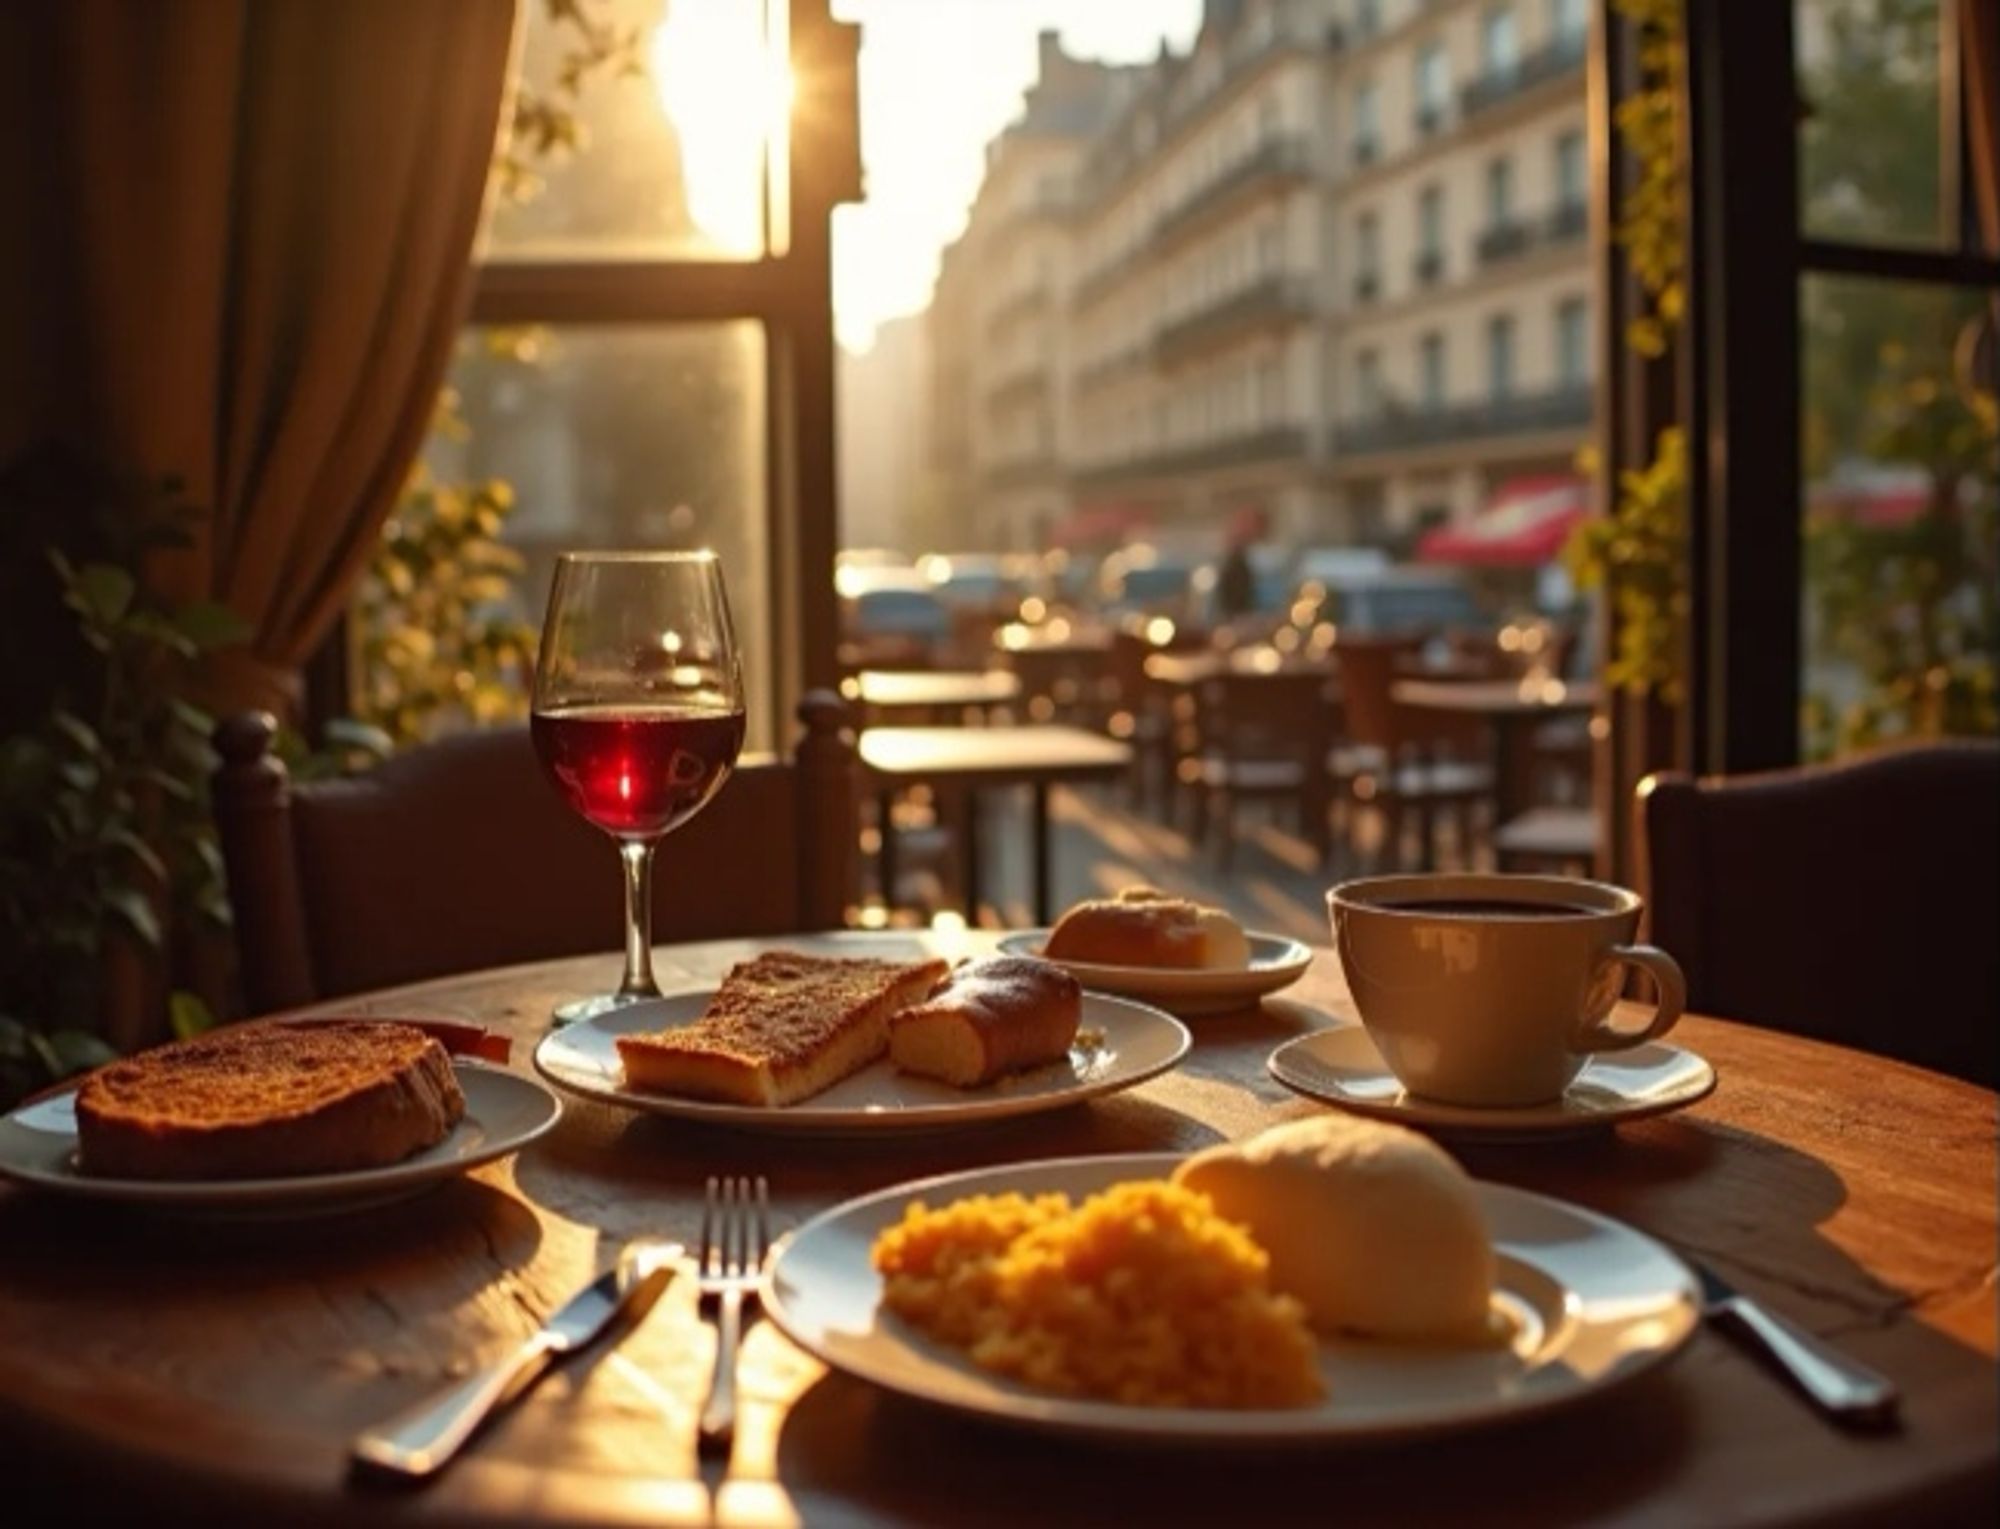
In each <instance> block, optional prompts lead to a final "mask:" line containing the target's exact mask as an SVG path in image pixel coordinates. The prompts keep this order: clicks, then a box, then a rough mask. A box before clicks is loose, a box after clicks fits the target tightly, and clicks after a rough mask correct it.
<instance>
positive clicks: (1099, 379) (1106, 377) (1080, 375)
mask: <svg viewBox="0 0 2000 1529" xmlns="http://www.w3.org/2000/svg"><path fill="white" fill-rule="evenodd" d="M1152 359H1153V353H1152V351H1151V350H1150V349H1149V348H1147V347H1145V346H1140V347H1139V348H1137V349H1135V350H1121V351H1119V352H1117V353H1116V354H1114V355H1109V356H1106V357H1105V358H1104V359H1103V360H1102V361H1093V362H1091V363H1090V364H1089V365H1088V366H1081V367H1078V368H1077V372H1076V386H1077V390H1078V391H1079V392H1083V391H1087V390H1089V389H1091V388H1101V387H1105V386H1107V385H1108V384H1110V383H1114V382H1120V381H1123V380H1124V379H1125V378H1127V377H1132V376H1136V375H1137V374H1138V373H1140V372H1143V371H1145V370H1146V369H1147V368H1148V367H1149V366H1150V365H1151V363H1152Z"/></svg>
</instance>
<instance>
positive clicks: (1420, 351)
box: [1417, 334, 1445, 413]
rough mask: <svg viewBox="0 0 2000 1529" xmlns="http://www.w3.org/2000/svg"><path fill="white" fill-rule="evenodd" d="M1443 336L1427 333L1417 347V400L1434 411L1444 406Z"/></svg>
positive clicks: (1427, 408)
mask: <svg viewBox="0 0 2000 1529" xmlns="http://www.w3.org/2000/svg"><path fill="white" fill-rule="evenodd" d="M1444 396H1445V384H1444V336H1443V335H1441V334H1427V335H1425V336H1424V337H1423V340H1422V341H1421V342H1420V343H1419V345H1418V347H1417V401H1418V403H1420V404H1421V405H1422V406H1423V407H1424V408H1425V409H1426V410H1428V411H1430V412H1433V413H1435V412H1436V411H1437V410H1440V409H1442V408H1443V407H1444Z"/></svg>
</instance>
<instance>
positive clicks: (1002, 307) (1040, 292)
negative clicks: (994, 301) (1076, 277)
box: [986, 283, 1049, 336]
mask: <svg viewBox="0 0 2000 1529" xmlns="http://www.w3.org/2000/svg"><path fill="white" fill-rule="evenodd" d="M1048 302H1049V289H1048V288H1047V287H1045V286H1042V285H1040V284H1039V283H1037V284H1036V285H1035V286H1032V287H1023V288H1022V289H1021V290H1020V291H1018V292H1012V293H1009V294H1008V295H1007V296H1006V297H1004V298H1002V299H1001V300H1000V302H999V305H998V306H996V307H995V308H994V310H993V312H992V313H991V314H989V315H988V316H987V319H986V333H987V334H988V335H989V336H997V335H1001V334H1005V333H1006V332H1008V331H1009V330H1011V329H1013V328H1014V327H1015V326H1016V325H1018V324H1020V323H1021V322H1023V321H1024V320H1026V319H1031V318H1033V317H1034V316H1035V315H1036V314H1038V313H1040V312H1041V311H1042V310H1043V309H1044V308H1046V307H1047V306H1048Z"/></svg>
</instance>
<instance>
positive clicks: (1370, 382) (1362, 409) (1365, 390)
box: [1354, 350, 1382, 419]
mask: <svg viewBox="0 0 2000 1529" xmlns="http://www.w3.org/2000/svg"><path fill="white" fill-rule="evenodd" d="M1381 412H1382V358H1381V357H1380V356H1379V355H1377V354H1376V353H1375V352H1374V351H1373V350H1364V351H1359V352H1357V353H1356V354H1355V357H1354V417H1355V418H1356V419H1373V418H1374V417H1375V416H1376V415H1378V414H1380V413H1381Z"/></svg>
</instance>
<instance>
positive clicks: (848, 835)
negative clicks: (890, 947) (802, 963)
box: [214, 693, 855, 1014]
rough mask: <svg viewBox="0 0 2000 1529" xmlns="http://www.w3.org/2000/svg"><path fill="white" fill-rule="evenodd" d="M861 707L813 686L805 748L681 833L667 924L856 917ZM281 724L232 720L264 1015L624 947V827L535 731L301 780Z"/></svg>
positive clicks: (765, 769) (245, 945)
mask: <svg viewBox="0 0 2000 1529" xmlns="http://www.w3.org/2000/svg"><path fill="white" fill-rule="evenodd" d="M844 715H845V714H844V711H843V709H842V707H841V704H840V702H839V701H838V700H837V699H836V698H835V697H833V696H830V695H826V694H823V693H821V694H815V695H813V696H809V697H808V698H807V699H806V701H805V702H804V703H803V704H802V705H801V707H800V716H801V718H802V719H803V720H804V722H805V724H806V732H805V735H804V738H803V739H802V740H801V742H800V744H799V747H798V751H797V754H796V755H795V757H794V758H792V759H789V760H779V759H773V758H770V757H768V756H765V757H753V758H751V759H748V760H746V761H745V762H744V763H743V764H742V765H741V766H740V767H739V768H738V769H737V771H736V773H735V774H734V775H733V776H732V777H731V778H730V780H729V783H728V784H727V785H725V786H724V787H723V788H722V791H721V792H720V794H718V795H717V797H716V798H715V800H714V801H713V802H711V803H710V804H709V805H708V806H707V808H705V809H704V810H703V811H702V812H700V813H698V814H697V815H696V816H695V817H694V818H692V819H690V820H689V821H688V822H687V823H686V824H684V825H683V826H682V827H680V828H679V829H677V830H675V832H674V833H673V834H672V835H670V836H669V837H668V838H667V839H665V840H664V841H663V842H662V844H661V847H660V853H659V865H658V869H657V871H656V873H655V876H654V896H653V906H654V924H653V927H654V933H655V935H656V937H657V938H661V939H688V940H695V939H716V938H723V937H727V936H735V935H768V934H787V933H796V932H800V931H804V930H811V929H823V928H831V927H835V926H837V925H839V924H840V923H841V922H842V919H843V915H844V911H845V908H846V904H847V899H848V891H849V885H850V880H851V872H852V857H853V854H854V846H855V827H854V800H855V798H854V790H855V783H854V753H853V746H852V743H851V741H850V739H849V738H848V736H847V735H846V734H845V733H844V732H843V730H842V723H843V720H844ZM274 733H275V726H274V724H273V722H272V719H271V718H270V717H269V716H268V715H266V714H264V713H250V714H248V715H245V716H238V717H232V718H229V719H227V720H225V721H224V722H223V723H222V724H221V725H220V726H219V727H218V728H217V729H216V744H217V748H218V750H219V751H220V753H221V755H222V763H221V765H220V766H219V767H218V768H217V770H216V773H215V779H214V798H215V816H216V825H217V829H218V831H219V836H220V839H221V843H222V853H223V862H224V867H225V870H226V871H227V873H228V879H229V896H230V903H231V906H232V909H233V911H234V913H235V918H236V930H237V943H238V949H239V955H240V960H241V968H242V975H243V987H244V998H245V1001H246V1002H247V1004H248V1006H249V1008H250V1011H251V1012H252V1013H257V1014H261V1013H266V1012H269V1011H271V1010H274V1009H281V1008H288V1007H292V1006H295V1005H298V1004H302V1003H310V1002H314V1001H316V1000H319V999H324V998H332V997H338V996H340V995H341V994H344V993H353V992H359V991H362V990H365V989H368V988H376V987H386V986H390V985H393V984H397V983H403V982H415V981H421V980H423V979H425V978H429V977H436V976H444V975H447V974H449V973H452V972H460V971H468V970H474V969H477V968H480V967H485V966H497V965H507V964H511V963H514V962H521V961H534V960H545V959H549V958H553V957H557V956H568V955H579V954H584V953H587V952H590V951H598V950H612V949H615V948H617V947H618V945H619V944H620V928H621V921H622V918H623V913H622V911H621V899H622V897H623V891H622V886H623V883H622V880H621V877H620V873H619V869H618V862H617V856H616V855H615V854H614V853H613V848H612V844H611V841H610V840H609V839H607V838H606V837H605V836H604V835H603V834H601V833H599V832H598V831H597V830H596V829H594V828H591V827H590V826H589V825H587V824H586V823H584V822H583V820H582V819H581V818H579V817H577V816H576V815H575V814H574V813H573V812H572V811H571V810H570V808H569V807H568V806H567V804H565V803H564V802H563V800H562V799H561V797H560V796H559V795H558V794H557V792H556V791H555V789H554V788H553V787H552V786H550V784H549V783H548V781H547V780H546V779H545V778H544V777H543V775H542V771H541V768H540V765H539V764H538V762H537V760H536V758H535V752H534V748H533V745H532V744H531V743H530V741H529V739H528V735H527V730H526V729H525V728H521V727H509V728H494V729H489V730H484V731H480V732H470V733H464V734H461V735H458V736H456V737H451V738H447V739H443V740H441V741H439V742H436V743H431V744H425V745H422V746H420V747H417V748H413V749H410V750H408V751H407V752H405V753H402V754H399V755H397V756H396V757H395V758H392V759H390V760H388V761H386V762H385V763H383V764H382V765H380V766H379V767H377V768H376V769H374V770H372V771H369V772H368V773H366V774H363V775H358V776H352V777H347V778H343V779H338V780H326V781H310V782H298V783H294V782H292V781H291V780H290V779H289V778H288V776H287V773H286V770H285V767H284V765H283V763H282V762H281V761H279V760H278V759H277V758H276V756H275V755H273V754H272V753H271V744H272V740H273V737H274Z"/></svg>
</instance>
